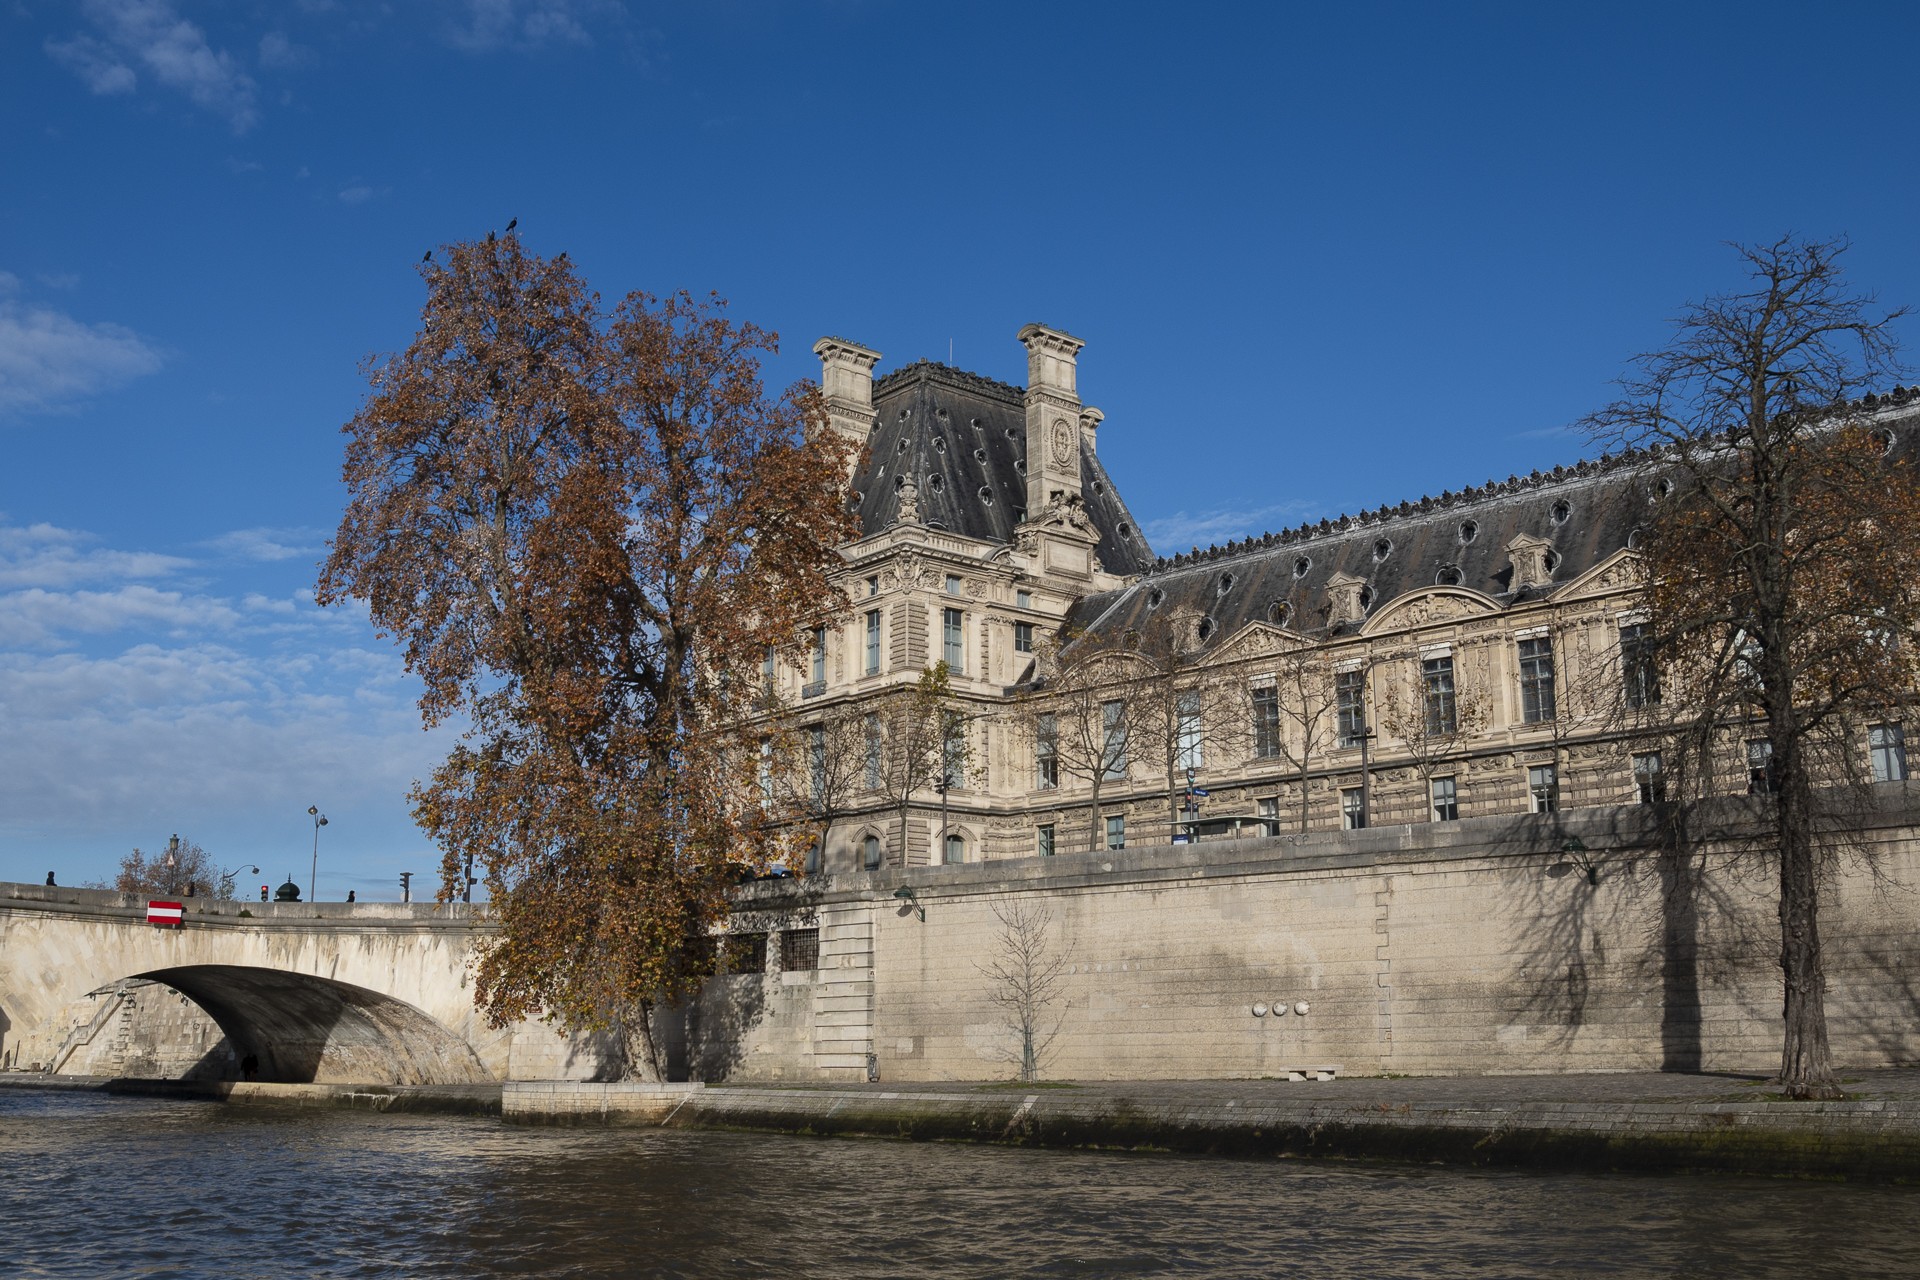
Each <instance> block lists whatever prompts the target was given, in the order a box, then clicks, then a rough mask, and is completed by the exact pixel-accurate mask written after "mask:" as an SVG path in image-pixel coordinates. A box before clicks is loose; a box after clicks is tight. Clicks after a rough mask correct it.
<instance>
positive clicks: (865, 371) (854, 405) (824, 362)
mask: <svg viewBox="0 0 1920 1280" xmlns="http://www.w3.org/2000/svg"><path fill="white" fill-rule="evenodd" d="M813 354H815V355H817V356H819V357H820V389H821V391H823V392H824V393H825V394H826V399H827V425H828V427H829V428H831V430H832V431H833V433H834V434H835V435H837V436H840V437H841V438H843V439H845V440H847V441H848V442H849V443H851V444H852V445H853V447H854V449H855V450H856V451H857V450H859V449H862V448H864V447H865V446H866V443H867V436H868V435H869V433H871V432H872V430H873V368H874V366H875V365H877V364H879V363H880V353H879V352H878V351H873V350H870V349H869V348H866V347H863V346H861V345H860V344H859V343H857V342H848V341H847V340H846V339H845V338H822V339H820V341H818V342H816V343H814V344H813ZM858 457H859V455H858V453H857V452H856V453H855V462H856V463H857V461H858Z"/></svg>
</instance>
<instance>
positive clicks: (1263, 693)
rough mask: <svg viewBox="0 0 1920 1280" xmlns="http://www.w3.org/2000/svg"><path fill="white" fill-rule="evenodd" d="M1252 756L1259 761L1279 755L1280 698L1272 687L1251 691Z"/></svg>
mask: <svg viewBox="0 0 1920 1280" xmlns="http://www.w3.org/2000/svg"><path fill="white" fill-rule="evenodd" d="M1253 754H1254V756H1255V757H1256V758H1257V759H1261V760H1271V759H1272V758H1273V757H1274V756H1277V755H1279V754H1280V696H1279V691H1278V690H1276V689H1275V688H1274V687H1273V686H1272V685H1268V686H1266V687H1265V688H1261V689H1255V690H1254V691H1253Z"/></svg>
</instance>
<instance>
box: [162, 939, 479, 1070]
mask: <svg viewBox="0 0 1920 1280" xmlns="http://www.w3.org/2000/svg"><path fill="white" fill-rule="evenodd" d="M129 976H130V977H134V978H143V979H146V980H148V981H152V982H161V983H165V984H166V985H167V986H169V987H172V988H173V989H174V990H175V991H178V992H179V993H180V994H181V995H183V996H186V997H187V998H188V999H189V1000H192V1001H193V1002H194V1003H195V1004H197V1005H199V1006H200V1007H201V1008H202V1009H204V1010H205V1011H206V1013H207V1016H208V1017H210V1018H212V1019H213V1020H214V1022H215V1023H217V1024H218V1025H219V1027H220V1030H221V1032H222V1033H223V1034H225V1036H226V1038H227V1044H228V1046H229V1047H230V1048H231V1049H232V1051H233V1057H234V1060H235V1061H236V1062H238V1061H243V1060H244V1059H246V1058H248V1057H249V1056H251V1057H253V1058H255V1059H257V1061H258V1063H259V1072H258V1075H257V1077H256V1078H257V1079H260V1080H269V1081H277V1082H280V1083H289V1084H370V1083H391V1084H483V1083H487V1082H490V1081H492V1080H493V1079H494V1078H495V1077H494V1076H493V1074H492V1073H491V1072H489V1071H488V1070H487V1069H486V1067H485V1066H484V1065H483V1064H482V1063H481V1061H480V1058H479V1056H478V1055H477V1054H476V1053H474V1051H473V1047H472V1046H471V1045H469V1044H468V1043H467V1041H466V1040H464V1039H463V1038H461V1037H460V1036H458V1035H455V1034H454V1033H453V1032H452V1031H450V1030H448V1029H447V1028H446V1027H444V1026H442V1025H441V1024H440V1023H439V1022H438V1021H436V1020H435V1019H433V1018H432V1017H430V1016H428V1015H427V1014H426V1013H424V1012H422V1011H421V1010H419V1009H417V1008H415V1007H414V1006H413V1005H410V1004H408V1003H406V1002H405V1001H403V1000H398V999H395V998H394V997H393V996H390V995H385V994H383V993H381V992H378V991H372V990H369V989H368V988H366V987H358V986H354V985H353V984H352V983H347V982H341V981H338V980H337V979H333V978H322V977H317V976H314V975H311V974H305V973H295V972H291V971H288V970H284V969H273V968H266V967H261V966H254V965H230V964H195V965H180V966H176V967H171V968H164V969H149V970H146V971H144V972H141V973H137V974H131V975H129Z"/></svg>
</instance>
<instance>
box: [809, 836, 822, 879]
mask: <svg viewBox="0 0 1920 1280" xmlns="http://www.w3.org/2000/svg"><path fill="white" fill-rule="evenodd" d="M807 874H808V875H810V876H817V875H819V874H820V842H819V841H818V840H815V841H814V842H813V843H812V844H810V845H808V846H807Z"/></svg>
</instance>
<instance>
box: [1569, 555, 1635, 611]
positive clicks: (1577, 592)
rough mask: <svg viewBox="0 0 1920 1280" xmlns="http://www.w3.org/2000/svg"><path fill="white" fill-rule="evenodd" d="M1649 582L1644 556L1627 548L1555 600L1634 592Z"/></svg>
mask: <svg viewBox="0 0 1920 1280" xmlns="http://www.w3.org/2000/svg"><path fill="white" fill-rule="evenodd" d="M1644 582H1645V571H1644V569H1643V567H1642V561H1641V559H1640V553H1639V552H1638V551H1634V550H1631V549H1629V548H1626V547H1622V548H1621V549H1620V550H1618V551H1616V552H1614V553H1613V554H1612V555H1610V556H1608V557H1607V558H1606V559H1605V560H1602V561H1601V562H1600V563H1599V564H1597V565H1595V566H1593V568H1591V569H1589V570H1587V571H1586V572H1585V573H1583V574H1581V575H1580V576H1579V577H1577V578H1575V579H1574V580H1573V581H1572V582H1569V583H1567V585H1566V586H1564V587H1561V588H1560V589H1559V590H1558V591H1556V592H1554V593H1553V595H1554V599H1556V600H1565V599H1567V598H1569V597H1571V596H1603V595H1612V594H1614V593H1616V592H1623V591H1634V590H1637V589H1638V588H1639V587H1641V586H1642V585H1643V584H1644Z"/></svg>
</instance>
